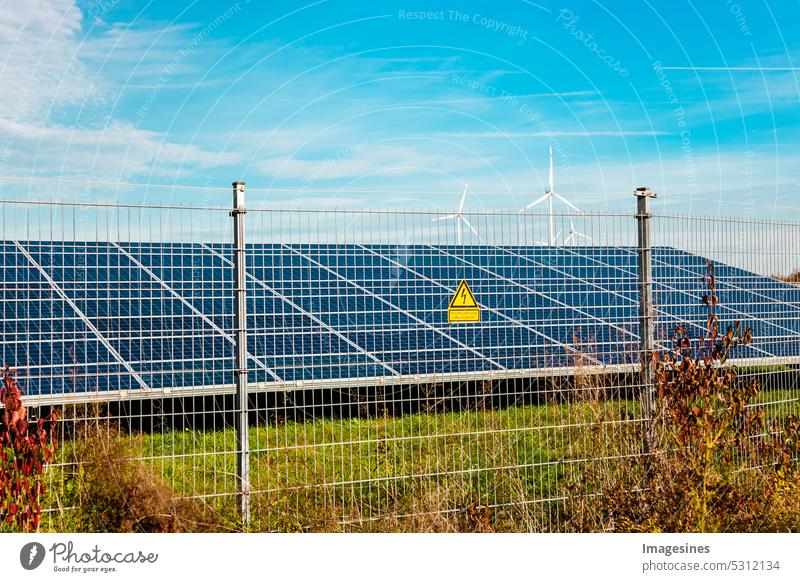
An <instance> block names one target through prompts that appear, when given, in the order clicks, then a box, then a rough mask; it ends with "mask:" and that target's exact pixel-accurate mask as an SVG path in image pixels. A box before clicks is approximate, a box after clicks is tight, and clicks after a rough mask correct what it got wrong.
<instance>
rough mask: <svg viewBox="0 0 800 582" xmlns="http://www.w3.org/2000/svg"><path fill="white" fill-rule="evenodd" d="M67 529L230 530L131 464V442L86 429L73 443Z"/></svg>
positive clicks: (103, 430)
mask: <svg viewBox="0 0 800 582" xmlns="http://www.w3.org/2000/svg"><path fill="white" fill-rule="evenodd" d="M73 449H74V453H75V465H74V466H73V473H72V474H71V475H69V478H71V479H72V480H73V481H74V488H73V492H72V496H73V497H74V498H73V499H70V500H69V502H70V503H71V504H72V505H73V506H74V510H73V515H72V527H74V528H75V529H76V530H77V531H81V532H155V533H158V532H163V533H167V532H205V531H224V530H226V529H229V528H228V527H227V524H226V523H225V521H224V520H223V518H222V517H221V516H219V515H218V514H216V513H215V512H213V511H212V510H211V509H210V508H209V507H207V506H206V505H205V504H204V503H202V502H201V501H198V500H192V499H184V498H181V497H179V496H178V495H176V494H175V492H174V491H173V490H172V489H171V488H170V487H168V486H167V485H165V484H164V483H163V482H162V481H161V479H160V478H159V476H158V475H157V474H156V473H155V471H154V470H153V469H151V468H150V467H148V466H147V465H145V464H144V463H142V462H141V461H138V460H135V459H136V458H137V457H139V456H141V452H140V451H137V450H135V447H134V446H133V444H132V441H131V439H130V438H128V437H126V436H124V435H122V434H120V433H118V432H117V431H116V430H115V429H114V428H113V427H105V426H101V425H100V424H99V423H95V424H90V425H89V426H87V427H86V428H85V429H83V431H82V432H81V434H78V435H77V436H76V439H75V441H74V443H73Z"/></svg>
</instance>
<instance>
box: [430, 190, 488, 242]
mask: <svg viewBox="0 0 800 582" xmlns="http://www.w3.org/2000/svg"><path fill="white" fill-rule="evenodd" d="M468 188H469V182H465V183H464V193H463V194H462V195H461V202H460V203H459V205H458V211H457V212H456V213H454V214H446V215H444V216H440V217H439V218H434V219H433V220H432V221H431V222H436V221H437V220H455V221H456V241H457V242H458V244H461V229H462V226H461V225H462V223H463V224H465V225H466V226H467V228H468V229H470V230H471V231H472V234H474V235H475V236H476V237H478V240H480V241H482V240H483V239H482V238H481V235H479V234H478V231H477V230H475V227H474V226H472V224H471V223H470V221H469V220H467V217H466V216H464V201H465V200H466V199H467V189H468Z"/></svg>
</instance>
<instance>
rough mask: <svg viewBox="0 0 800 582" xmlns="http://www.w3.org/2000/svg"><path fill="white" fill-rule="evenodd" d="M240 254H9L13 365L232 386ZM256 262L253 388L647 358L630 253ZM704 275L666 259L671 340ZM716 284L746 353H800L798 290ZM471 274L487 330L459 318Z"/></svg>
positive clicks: (40, 387) (320, 256) (283, 253)
mask: <svg viewBox="0 0 800 582" xmlns="http://www.w3.org/2000/svg"><path fill="white" fill-rule="evenodd" d="M231 257H232V250H231V248H230V246H229V245H220V244H216V245H202V244H178V243H175V244H167V243H163V244H156V243H129V242H126V243H119V244H117V243H66V242H23V243H19V244H17V243H11V242H5V243H0V267H2V273H3V275H2V277H1V278H0V300H2V316H3V319H2V326H3V327H2V330H3V341H2V357H3V361H4V362H5V363H8V364H10V365H13V366H15V367H17V368H19V369H20V370H21V371H22V380H23V384H24V385H25V387H26V390H27V391H28V393H29V394H51V393H64V392H69V393H72V392H91V391H99V392H109V391H116V390H141V391H146V390H148V389H165V388H176V389H177V388H196V387H221V386H223V385H230V384H231V382H232V371H233V333H234V329H233V328H234V318H233V283H232V281H233V267H232V263H231ZM247 261H248V281H247V298H248V300H247V310H248V320H247V327H248V346H247V351H248V358H249V362H248V367H249V369H250V381H251V382H252V383H253V384H255V385H260V386H265V387H267V388H269V386H271V385H274V386H284V385H286V384H287V383H289V384H291V383H300V382H305V383H314V382H326V381H331V382H338V381H344V380H347V381H349V382H354V383H358V382H359V381H361V382H362V383H363V384H367V385H368V384H369V383H370V382H371V381H377V380H378V379H380V380H381V381H384V382H385V381H397V382H401V381H407V380H409V379H411V378H412V377H424V378H425V379H433V380H435V379H436V378H437V377H441V378H447V377H451V376H449V375H452V374H456V375H462V376H463V375H465V374H475V375H476V376H475V377H485V376H487V375H491V376H492V377H502V376H503V375H504V374H509V373H521V374H523V375H524V372H525V371H526V370H536V369H545V368H554V367H570V366H575V365H576V363H578V362H580V364H581V365H587V364H588V365H598V364H599V365H611V364H628V363H631V362H634V361H635V351H636V346H637V342H638V283H637V257H636V252H635V249H633V248H625V247H613V248H611V247H568V246H566V247H547V246H488V245H466V246H461V245H459V246H455V245H449V246H448V245H439V246H430V245H417V244H410V245H357V244H302V245H282V244H256V245H249V246H248V258H247ZM705 265H706V260H705V259H704V258H703V257H700V256H697V255H692V254H690V253H686V252H682V251H679V250H676V249H671V248H656V249H654V252H653V270H654V278H655V281H654V283H655V284H654V304H655V309H656V322H657V324H656V341H657V342H658V343H659V345H660V346H662V347H664V346H666V345H667V343H668V338H669V333H670V330H671V329H673V328H674V326H675V325H676V324H678V323H688V324H689V325H690V327H693V328H694V330H695V333H694V335H695V336H697V335H699V333H701V330H702V328H703V324H704V320H705V310H704V307H703V305H702V304H701V302H700V297H701V295H703V293H704V287H703V274H704V269H705ZM716 274H717V277H718V295H719V298H720V302H721V306H720V310H719V314H720V318H721V320H722V322H723V324H724V323H725V322H733V321H741V322H742V324H743V325H745V326H751V327H753V329H754V341H753V343H752V344H751V345H750V346H748V347H747V348H744V349H742V350H741V351H740V353H739V356H741V357H745V358H769V357H796V356H798V355H800V353H798V347H797V345H796V342H795V341H794V339H793V338H794V337H796V336H797V335H798V333H800V317H799V316H800V310H799V306H800V288H798V287H797V286H794V285H791V284H787V283H782V282H780V281H777V280H775V279H771V278H768V277H763V276H759V275H755V274H753V273H750V272H747V271H746V270H743V269H740V268H736V267H732V266H728V265H718V266H717V269H716ZM462 279H465V280H466V281H467V282H468V283H469V285H470V287H471V289H472V291H473V293H474V295H475V296H476V298H477V300H478V302H479V303H480V305H481V321H480V323H460V324H449V323H448V322H447V321H448V318H447V307H448V304H449V302H450V299H451V297H452V294H453V293H454V291H455V288H456V286H457V285H458V283H459V281H461V280H462ZM464 377H466V376H464Z"/></svg>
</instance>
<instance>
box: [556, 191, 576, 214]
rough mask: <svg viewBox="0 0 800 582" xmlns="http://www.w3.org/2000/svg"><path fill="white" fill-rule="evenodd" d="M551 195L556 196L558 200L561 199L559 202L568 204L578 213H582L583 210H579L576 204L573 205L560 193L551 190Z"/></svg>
mask: <svg viewBox="0 0 800 582" xmlns="http://www.w3.org/2000/svg"><path fill="white" fill-rule="evenodd" d="M553 196H555V197H556V198H558V199H559V200H561V202H563V203H564V204H566V205H567V206H569V207H570V208H572V209H573V210H574V211H575V212H577V213H579V214H583V210H581V209H580V208H578V207H577V206H575V205H574V204H573V203H572V202H570V201H569V200H567V199H566V198H564V197H563V196H562V195H561V194H556V193H555V192H553Z"/></svg>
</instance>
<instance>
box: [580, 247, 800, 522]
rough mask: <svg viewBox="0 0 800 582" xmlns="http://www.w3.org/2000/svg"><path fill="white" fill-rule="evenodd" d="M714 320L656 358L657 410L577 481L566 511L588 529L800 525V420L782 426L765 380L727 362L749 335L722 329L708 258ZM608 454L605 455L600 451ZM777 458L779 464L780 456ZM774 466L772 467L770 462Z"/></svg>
mask: <svg viewBox="0 0 800 582" xmlns="http://www.w3.org/2000/svg"><path fill="white" fill-rule="evenodd" d="M704 283H705V287H706V293H705V294H704V295H703V297H702V298H701V299H702V302H703V304H704V305H705V306H706V308H707V318H706V326H705V329H704V331H703V334H702V336H701V337H700V338H698V339H692V338H691V337H690V336H689V333H688V332H687V329H686V327H685V326H678V327H676V329H675V330H674V333H673V334H672V338H671V339H672V349H671V350H669V351H668V352H667V353H664V354H654V356H653V361H652V370H653V387H654V391H655V394H654V399H655V409H654V415H653V418H652V419H644V420H643V422H642V423H641V424H642V425H644V426H643V427H642V428H641V429H639V430H634V431H630V430H621V431H619V432H618V433H617V434H616V435H606V436H607V437H608V436H611V437H614V438H609V439H608V440H607V441H606V443H607V445H604V446H609V448H608V449H607V450H605V451H603V453H602V456H604V457H605V458H606V459H609V460H608V461H607V462H604V463H597V464H594V465H590V466H588V468H587V470H586V471H585V473H584V474H583V475H582V476H581V477H580V478H579V479H578V481H577V482H576V483H573V484H571V486H570V492H571V495H570V501H569V503H568V507H567V509H566V512H567V515H566V518H567V520H568V522H569V523H570V524H571V527H572V528H574V529H578V530H581V531H586V530H589V531H596V530H612V531H676V532H679V531H698V532H707V531H763V530H766V531H774V530H782V529H796V527H797V525H798V516H800V503H798V497H797V492H798V489H797V485H798V483H799V482H800V481H799V480H798V478H799V477H800V474H798V466H797V454H798V452H800V449H799V448H798V447H799V446H800V438H798V428H800V423H798V422H797V420H796V419H794V418H790V419H788V420H787V422H786V423H785V425H784V426H783V427H773V433H774V434H775V436H774V437H773V438H772V439H770V438H769V437H768V433H767V431H766V422H765V414H764V410H763V408H761V407H754V406H752V404H753V403H754V400H755V397H756V395H757V394H758V393H759V390H760V385H759V384H758V383H757V382H756V381H755V380H753V379H750V380H743V379H741V378H739V377H738V374H737V371H736V368H735V367H734V366H729V365H726V362H727V360H728V357H729V354H730V353H731V351H732V350H734V349H736V348H737V347H738V346H742V345H746V344H747V343H749V342H750V340H751V337H752V331H751V330H750V329H749V328H747V329H742V328H741V326H740V324H738V323H734V324H732V325H730V326H728V327H727V328H726V331H725V332H724V333H722V332H721V331H720V324H719V319H718V316H717V307H718V303H719V301H718V297H717V294H716V278H715V275H714V267H713V265H712V264H711V263H710V262H709V263H708V265H707V269H706V273H705V277H704ZM598 456H600V455H598ZM776 457H778V462H777V463H776V464H774V467H773V463H772V459H775V458H776ZM764 465H766V467H767V468H766V470H764V469H763V468H759V467H763V466H764Z"/></svg>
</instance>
